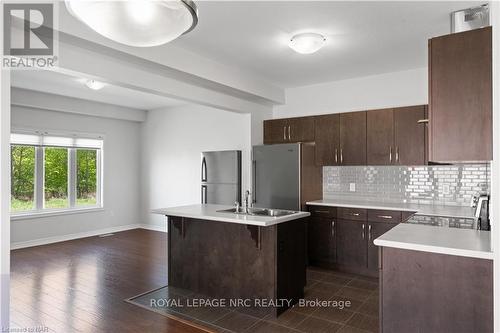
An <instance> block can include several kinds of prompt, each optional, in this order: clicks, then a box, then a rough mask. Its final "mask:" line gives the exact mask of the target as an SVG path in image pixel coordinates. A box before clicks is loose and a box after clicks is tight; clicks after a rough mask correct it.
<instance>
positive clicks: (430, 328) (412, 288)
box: [380, 247, 493, 333]
mask: <svg viewBox="0 0 500 333" xmlns="http://www.w3.org/2000/svg"><path fill="white" fill-rule="evenodd" d="M380 251H381V256H382V269H381V271H380V332H381V333H400V332H405V333H413V332H415V333H417V332H436V333H437V332H439V333H440V332H443V333H444V332H454V333H459V332H461V333H469V332H474V333H489V332H493V261H492V260H488V259H478V258H469V257H462V256H454V255H447V254H439V253H429V252H423V251H412V250H405V249H395V248H390V247H382V248H381V249H380Z"/></svg>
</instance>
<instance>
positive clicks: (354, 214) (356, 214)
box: [351, 213, 359, 216]
mask: <svg viewBox="0 0 500 333" xmlns="http://www.w3.org/2000/svg"><path fill="white" fill-rule="evenodd" d="M351 215H352V216H359V213H351Z"/></svg>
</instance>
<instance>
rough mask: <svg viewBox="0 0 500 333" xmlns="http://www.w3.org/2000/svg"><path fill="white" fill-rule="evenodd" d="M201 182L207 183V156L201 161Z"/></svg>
mask: <svg viewBox="0 0 500 333" xmlns="http://www.w3.org/2000/svg"><path fill="white" fill-rule="evenodd" d="M201 181H202V182H206V181H207V161H206V160H205V156H203V159H202V160H201Z"/></svg>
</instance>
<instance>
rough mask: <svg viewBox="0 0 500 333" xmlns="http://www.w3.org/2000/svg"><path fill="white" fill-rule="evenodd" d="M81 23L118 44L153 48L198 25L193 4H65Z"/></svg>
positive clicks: (182, 0) (177, 0)
mask: <svg viewBox="0 0 500 333" xmlns="http://www.w3.org/2000/svg"><path fill="white" fill-rule="evenodd" d="M65 2H66V8H67V9H68V11H69V12H70V13H71V14H72V15H73V16H75V17H76V18H77V19H79V20H80V21H82V22H83V23H85V24H86V25H88V26H89V27H90V28H92V29H93V30H95V31H96V32H98V33H99V34H101V35H103V36H104V37H107V38H109V39H111V40H114V41H116V42H119V43H122V44H125V45H130V46H137V47H150V46H158V45H162V44H165V43H168V42H170V41H172V40H174V39H176V38H177V37H179V36H180V35H182V34H185V33H187V32H189V31H191V30H193V29H194V27H195V26H196V24H197V23H198V12H197V9H196V5H195V4H194V2H192V1H191V0H167V1H165V0H164V1H158V0H128V1H106V0H102V1H94V0H65Z"/></svg>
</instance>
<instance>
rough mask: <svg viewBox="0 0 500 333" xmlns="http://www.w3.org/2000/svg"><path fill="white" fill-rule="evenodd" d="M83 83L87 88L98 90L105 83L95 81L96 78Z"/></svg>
mask: <svg viewBox="0 0 500 333" xmlns="http://www.w3.org/2000/svg"><path fill="white" fill-rule="evenodd" d="M85 85H86V86H87V88H89V89H92V90H100V89H102V88H104V86H105V85H106V83H104V82H100V81H96V80H87V81H85Z"/></svg>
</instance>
